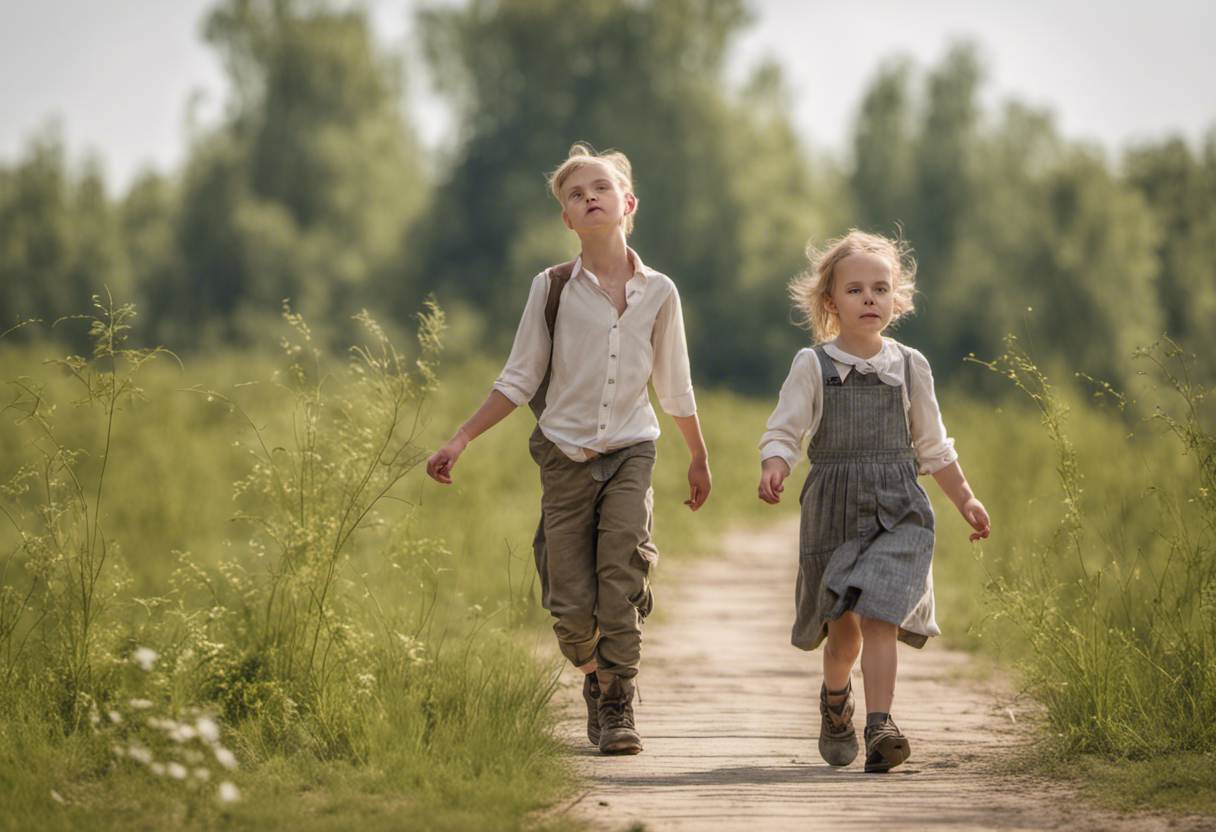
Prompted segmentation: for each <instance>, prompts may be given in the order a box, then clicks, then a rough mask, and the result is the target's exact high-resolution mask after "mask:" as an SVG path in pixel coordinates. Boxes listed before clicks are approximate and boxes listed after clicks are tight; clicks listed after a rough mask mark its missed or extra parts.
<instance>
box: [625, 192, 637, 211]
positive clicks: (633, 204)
mask: <svg viewBox="0 0 1216 832" xmlns="http://www.w3.org/2000/svg"><path fill="white" fill-rule="evenodd" d="M637 210H638V198H637V196H636V195H635V194H632V193H630V192H628V191H626V192H625V216H629V215H630V214H632V213H634V212H635V211H637Z"/></svg>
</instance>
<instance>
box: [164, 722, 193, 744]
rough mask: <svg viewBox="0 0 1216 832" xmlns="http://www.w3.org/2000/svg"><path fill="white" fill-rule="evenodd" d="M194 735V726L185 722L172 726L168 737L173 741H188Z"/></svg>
mask: <svg viewBox="0 0 1216 832" xmlns="http://www.w3.org/2000/svg"><path fill="white" fill-rule="evenodd" d="M195 736H197V732H196V731H195V730H194V727H193V726H191V725H186V724H185V723H181V724H179V725H176V726H174V728H173V730H172V731H170V732H169V739H171V740H173V741H174V742H189V741H190V740H192V739H194V738H195Z"/></svg>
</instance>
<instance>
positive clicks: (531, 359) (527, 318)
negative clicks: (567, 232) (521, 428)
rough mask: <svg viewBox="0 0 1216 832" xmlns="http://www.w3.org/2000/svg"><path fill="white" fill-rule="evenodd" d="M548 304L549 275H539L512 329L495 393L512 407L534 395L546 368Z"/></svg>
mask: <svg viewBox="0 0 1216 832" xmlns="http://www.w3.org/2000/svg"><path fill="white" fill-rule="evenodd" d="M548 302H549V275H548V273H547V272H541V273H540V274H538V275H537V276H536V277H535V278H534V279H533V281H532V289H531V290H530V291H529V292H528V302H527V303H526V304H525V305H524V314H523V316H522V317H521V318H520V320H519V328H518V329H516V330H515V343H514V344H512V345H511V355H510V356H508V357H507V363H506V365H505V366H504V367H503V368H502V372H501V373H500V374H499V376H498V380H497V381H495V382H494V388H493V389H495V390H497V391H499V392H500V393H502V394H503V395H504V396H506V397H507V398H508V399H510V400H511V401H512V402H514V403H515V404H516V405H525V404H527V403H528V402H530V401H531V400H532V397H533V396H534V395H536V391H537V389H538V388H539V387H540V383H541V381H543V380H544V378H545V370H546V369H547V368H548V367H549V353H550V351H551V350H552V346H553V339H552V338H550V337H549V326H548V325H547V324H546V323H545V305H546V304H547V303H548Z"/></svg>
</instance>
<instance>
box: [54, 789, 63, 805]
mask: <svg viewBox="0 0 1216 832" xmlns="http://www.w3.org/2000/svg"><path fill="white" fill-rule="evenodd" d="M51 800H53V801H55V802H56V803H67V801H66V800H64V799H63V795H61V794H60V793H59V792H57V791H55V790H54V789H51Z"/></svg>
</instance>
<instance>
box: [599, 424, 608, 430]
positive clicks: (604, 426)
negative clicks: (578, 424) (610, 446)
mask: <svg viewBox="0 0 1216 832" xmlns="http://www.w3.org/2000/svg"><path fill="white" fill-rule="evenodd" d="M606 427H608V426H607V425H600V430H603V429H604V428H606Z"/></svg>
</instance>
